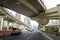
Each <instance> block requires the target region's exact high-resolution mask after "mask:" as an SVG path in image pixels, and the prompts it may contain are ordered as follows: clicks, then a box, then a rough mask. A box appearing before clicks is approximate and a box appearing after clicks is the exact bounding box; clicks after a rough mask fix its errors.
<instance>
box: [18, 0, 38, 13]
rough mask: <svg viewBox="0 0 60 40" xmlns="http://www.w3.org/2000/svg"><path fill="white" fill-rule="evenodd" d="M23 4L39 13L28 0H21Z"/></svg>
mask: <svg viewBox="0 0 60 40" xmlns="http://www.w3.org/2000/svg"><path fill="white" fill-rule="evenodd" d="M19 1H20V2H21V3H23V4H25V5H26V6H27V7H29V8H30V9H32V10H33V11H34V12H35V13H37V14H38V13H39V11H38V10H37V9H36V8H35V7H34V6H33V4H31V3H29V2H28V1H27V0H19Z"/></svg>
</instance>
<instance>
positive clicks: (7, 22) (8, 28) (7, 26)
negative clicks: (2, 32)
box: [7, 21, 9, 30]
mask: <svg viewBox="0 0 60 40" xmlns="http://www.w3.org/2000/svg"><path fill="white" fill-rule="evenodd" d="M7 30H9V21H8V22H7Z"/></svg>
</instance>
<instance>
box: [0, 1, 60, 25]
mask: <svg viewBox="0 0 60 40" xmlns="http://www.w3.org/2000/svg"><path fill="white" fill-rule="evenodd" d="M0 6H2V7H6V8H9V9H11V10H14V11H16V12H18V13H20V14H23V15H25V16H28V17H30V18H31V19H33V20H36V21H38V22H39V23H40V24H42V25H45V24H47V23H48V21H49V19H59V16H60V14H59V13H60V11H59V10H60V9H59V8H60V6H57V7H55V8H51V9H46V7H45V5H44V3H43V1H42V0H0Z"/></svg>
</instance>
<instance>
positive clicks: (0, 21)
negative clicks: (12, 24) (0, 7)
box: [0, 16, 3, 30]
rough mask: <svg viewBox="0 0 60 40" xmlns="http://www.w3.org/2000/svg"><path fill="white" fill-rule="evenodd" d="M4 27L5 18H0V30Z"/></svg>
mask: <svg viewBox="0 0 60 40" xmlns="http://www.w3.org/2000/svg"><path fill="white" fill-rule="evenodd" d="M2 27H3V17H2V16H0V30H2Z"/></svg>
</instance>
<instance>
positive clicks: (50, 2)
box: [43, 0, 60, 9]
mask: <svg viewBox="0 0 60 40" xmlns="http://www.w3.org/2000/svg"><path fill="white" fill-rule="evenodd" d="M43 1H44V4H45V6H46V7H47V9H49V8H52V7H56V5H58V4H60V0H43Z"/></svg>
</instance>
